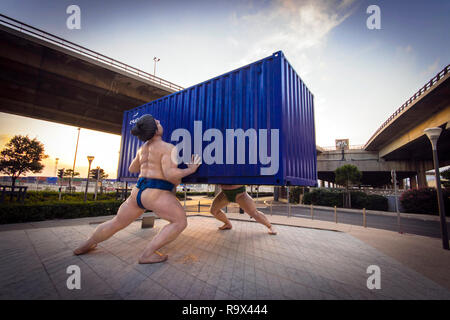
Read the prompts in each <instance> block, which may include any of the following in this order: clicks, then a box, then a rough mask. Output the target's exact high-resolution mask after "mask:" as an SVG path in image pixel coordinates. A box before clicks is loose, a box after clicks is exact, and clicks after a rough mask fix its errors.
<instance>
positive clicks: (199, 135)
mask: <svg viewBox="0 0 450 320" xmlns="http://www.w3.org/2000/svg"><path fill="white" fill-rule="evenodd" d="M147 113H150V114H152V115H153V116H154V117H155V118H156V119H158V120H160V122H161V125H162V126H163V127H164V133H163V139H164V141H166V142H170V143H172V144H174V145H177V146H178V147H179V148H180V147H183V148H182V150H180V151H179V156H180V157H185V158H184V159H190V154H191V153H196V154H199V155H201V156H202V159H203V164H202V165H201V166H200V167H199V169H198V170H197V172H196V173H194V174H192V175H190V176H188V177H186V178H184V179H183V182H184V183H210V184H220V183H223V184H248V185H300V186H316V185H317V169H316V168H317V157H316V141H315V126H314V102H313V95H312V94H311V92H310V91H309V90H308V88H307V87H306V86H305V84H304V83H303V81H302V80H301V79H300V77H299V76H298V75H297V73H296V72H295V70H294V69H293V68H292V66H291V65H290V64H289V62H288V61H287V59H286V58H285V57H284V54H283V52H281V51H279V52H276V53H274V54H273V55H271V56H269V57H267V58H265V59H262V60H259V61H257V62H254V63H252V64H249V65H247V66H244V67H242V68H239V69H236V70H233V71H231V72H228V73H226V74H223V75H221V76H218V77H216V78H213V79H211V80H208V81H205V82H202V83H200V84H198V85H195V86H192V87H190V88H187V89H184V90H182V91H179V92H176V93H173V94H171V95H169V96H166V97H163V98H160V99H158V100H155V101H152V102H149V103H147V104H144V105H142V106H140V107H137V108H135V109H131V110H128V111H126V112H125V113H124V118H123V126H122V141H121V150H120V161H119V169H118V179H119V180H120V181H135V180H136V179H137V177H138V175H137V174H131V173H130V172H129V171H128V167H129V165H130V164H131V161H132V160H133V159H134V157H135V155H136V153H137V151H138V149H139V147H140V146H141V145H142V142H141V141H139V140H138V139H137V138H136V137H134V136H133V135H132V134H131V132H130V131H131V128H132V127H133V126H134V123H135V121H136V120H137V119H138V118H139V117H140V116H142V115H144V114H147ZM183 165H184V164H181V165H180V166H183Z"/></svg>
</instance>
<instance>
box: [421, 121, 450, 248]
mask: <svg viewBox="0 0 450 320" xmlns="http://www.w3.org/2000/svg"><path fill="white" fill-rule="evenodd" d="M424 132H425V134H426V135H427V136H428V139H430V141H431V146H432V148H433V163H434V175H435V177H436V190H437V197H438V207H439V218H440V222H441V237H442V247H443V248H444V249H446V250H449V246H448V233H447V222H446V220H445V208H444V197H443V195H442V188H441V178H440V173H439V159H438V154H437V141H438V139H439V136H440V135H441V132H442V129H441V128H439V127H435V128H428V129H425V130H424Z"/></svg>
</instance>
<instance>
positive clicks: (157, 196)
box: [139, 189, 187, 263]
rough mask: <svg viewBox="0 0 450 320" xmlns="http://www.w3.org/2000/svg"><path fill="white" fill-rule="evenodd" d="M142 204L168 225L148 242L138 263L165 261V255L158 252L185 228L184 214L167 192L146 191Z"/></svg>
mask: <svg viewBox="0 0 450 320" xmlns="http://www.w3.org/2000/svg"><path fill="white" fill-rule="evenodd" d="M146 193H147V194H146ZM147 195H148V196H147ZM142 203H143V205H144V206H145V207H146V208H149V209H151V210H153V212H154V213H155V214H157V215H158V216H159V217H160V218H161V219H164V220H167V221H169V222H170V223H169V224H167V225H165V226H164V227H163V228H162V229H161V230H160V232H159V233H158V234H157V235H156V236H155V237H154V238H153V239H152V240H151V241H150V243H149V244H148V245H147V247H146V248H145V250H144V252H143V253H142V255H141V257H140V258H139V263H157V262H162V261H165V260H166V259H167V255H165V254H161V253H160V252H158V250H159V249H160V248H161V247H163V246H165V245H166V244H168V243H169V242H171V241H173V240H175V238H176V237H178V235H179V234H180V233H181V232H182V231H183V230H184V229H185V228H186V226H187V219H186V212H185V211H184V210H183V207H182V206H181V204H180V202H179V201H178V200H177V198H176V197H175V196H174V195H173V193H171V192H169V191H163V190H148V189H147V190H145V191H144V192H142Z"/></svg>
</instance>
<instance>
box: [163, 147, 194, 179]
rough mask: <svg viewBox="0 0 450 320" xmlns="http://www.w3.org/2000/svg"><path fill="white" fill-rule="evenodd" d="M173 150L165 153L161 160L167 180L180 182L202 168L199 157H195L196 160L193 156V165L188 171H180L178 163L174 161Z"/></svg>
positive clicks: (190, 165) (189, 166)
mask: <svg viewBox="0 0 450 320" xmlns="http://www.w3.org/2000/svg"><path fill="white" fill-rule="evenodd" d="M171 150H172V149H170V150H168V152H165V153H164V154H163V156H162V158H161V167H162V171H163V174H164V176H165V177H166V179H167V180H180V179H181V178H184V177H186V176H188V175H190V174H193V173H194V172H195V171H197V169H198V167H199V166H200V158H199V157H198V156H195V157H196V158H195V159H194V156H193V159H192V160H193V161H192V162H193V163H192V164H189V165H188V167H187V168H186V169H180V168H178V166H177V164H176V162H174V161H172V158H171Z"/></svg>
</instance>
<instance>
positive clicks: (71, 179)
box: [69, 128, 81, 193]
mask: <svg viewBox="0 0 450 320" xmlns="http://www.w3.org/2000/svg"><path fill="white" fill-rule="evenodd" d="M80 130H81V128H78V136H77V145H76V146H75V156H74V157H73V168H72V176H71V177H70V180H69V188H70V193H72V182H73V177H74V174H75V162H76V161H77V152H78V141H79V140H80Z"/></svg>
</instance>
